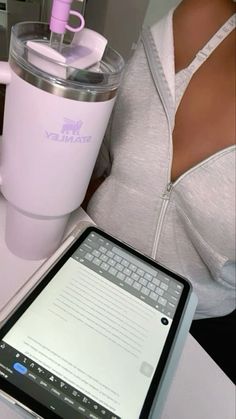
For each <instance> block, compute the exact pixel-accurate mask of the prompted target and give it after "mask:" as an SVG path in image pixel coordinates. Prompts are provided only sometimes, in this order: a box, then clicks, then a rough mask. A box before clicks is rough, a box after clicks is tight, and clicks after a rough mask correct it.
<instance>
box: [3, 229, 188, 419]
mask: <svg viewBox="0 0 236 419" xmlns="http://www.w3.org/2000/svg"><path fill="white" fill-rule="evenodd" d="M195 308H196V297H195V295H194V294H193V292H192V287H191V285H190V283H189V282H188V281H187V280H186V279H185V278H182V277H180V276H179V275H177V274H176V273H173V272H170V271H169V270H168V269H166V268H165V267H163V266H161V265H159V264H157V263H156V262H155V261H154V260H152V259H150V258H148V257H146V256H144V255H142V254H140V253H139V252H137V251H136V250H135V249H133V248H131V247H130V246H128V245H127V244H125V243H123V242H121V241H119V240H117V239H116V238H114V237H112V236H110V235H109V234H107V233H105V232H104V231H102V230H100V229H98V228H97V227H93V226H91V227H88V228H86V230H85V231H84V232H83V233H82V234H81V236H80V237H79V238H78V239H77V240H76V241H75V242H74V243H73V244H72V245H71V246H70V248H69V249H68V250H67V251H66V252H65V253H64V254H63V255H62V256H61V258H60V259H59V260H58V261H57V262H56V264H55V265H54V266H53V267H52V268H51V269H50V270H49V272H47V274H46V275H45V276H44V277H43V278H42V280H41V281H40V283H39V284H38V285H37V287H36V288H35V289H34V290H33V291H32V293H31V294H30V295H29V296H28V297H27V298H26V299H25V301H23V302H22V304H21V305H20V306H19V307H18V308H17V310H16V311H15V312H14V314H13V315H12V316H11V317H10V318H9V319H8V321H7V322H6V323H5V324H4V325H3V327H2V328H1V330H0V395H1V396H2V397H4V398H7V399H8V400H9V401H10V402H11V403H13V404H14V405H16V406H17V405H18V406H21V407H23V408H25V409H26V410H27V412H32V414H33V415H34V416H35V415H36V416H38V417H42V418H65V419H73V418H78V419H80V418H81V419H83V418H93V419H102V418H103V419H120V418H122V419H138V418H142V419H147V418H155V419H156V418H157V417H158V415H159V414H160V412H161V407H162V404H163V400H164V397H165V396H166V392H167V389H168V386H169V383H170V381H171V376H172V375H173V372H174V369H175V367H176V364H177V359H178V357H179V355H180V353H181V350H182V347H183V344H184V340H185V337H186V335H187V332H188V329H189V327H190V324H191V321H192V318H193V315H194V311H195Z"/></svg>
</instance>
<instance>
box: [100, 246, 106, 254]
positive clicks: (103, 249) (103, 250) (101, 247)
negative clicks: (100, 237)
mask: <svg viewBox="0 0 236 419" xmlns="http://www.w3.org/2000/svg"><path fill="white" fill-rule="evenodd" d="M99 250H100V252H101V253H106V252H107V248H106V247H104V246H100V247H99Z"/></svg>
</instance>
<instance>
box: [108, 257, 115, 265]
mask: <svg viewBox="0 0 236 419" xmlns="http://www.w3.org/2000/svg"><path fill="white" fill-rule="evenodd" d="M107 263H109V265H110V266H115V264H116V261H115V260H114V259H109V260H108V261H107Z"/></svg>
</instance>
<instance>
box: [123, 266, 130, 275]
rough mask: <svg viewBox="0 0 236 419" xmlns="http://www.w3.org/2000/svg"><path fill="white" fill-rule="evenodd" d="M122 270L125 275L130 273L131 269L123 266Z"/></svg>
mask: <svg viewBox="0 0 236 419" xmlns="http://www.w3.org/2000/svg"><path fill="white" fill-rule="evenodd" d="M123 272H124V274H125V275H127V276H129V275H131V270H130V269H127V268H125V269H124V270H123Z"/></svg>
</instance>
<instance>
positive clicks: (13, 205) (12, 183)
mask: <svg viewBox="0 0 236 419" xmlns="http://www.w3.org/2000/svg"><path fill="white" fill-rule="evenodd" d="M49 37H50V30H49V26H48V25H47V24H44V23H32V22H27V23H19V24H17V25H15V26H14V27H13V28H12V36H11V47H10V54H9V62H8V63H4V62H2V63H0V83H5V84H6V100H5V111H4V123H3V141H2V145H1V154H0V157H1V160H0V173H1V191H2V194H3V195H4V197H5V198H6V200H7V220H6V242H7V245H8V247H9V249H10V250H11V251H12V252H13V253H15V254H16V255H19V256H20V257H23V258H26V259H42V258H45V257H47V256H49V255H50V254H51V253H52V252H53V251H54V250H55V249H56V248H57V247H58V245H59V243H60V241H61V239H62V237H63V233H64V230H65V227H66V224H67V221H68V218H69V215H70V213H71V212H72V211H73V210H75V209H76V208H78V207H79V206H80V205H81V203H82V201H83V199H84V196H85V192H86V190H87V187H88V183H89V180H90V177H91V174H92V171H93V168H94V165H95V162H96V158H97V155H98V151H99V148H100V146H101V142H102V140H103V136H104V133H105V130H106V127H107V124H108V120H109V117H110V114H111V111H112V108H113V105H114V101H115V98H116V94H117V89H118V87H119V84H120V80H121V75H122V70H123V68H124V61H123V59H122V57H121V56H120V55H119V54H118V53H117V52H116V51H114V50H113V49H111V48H110V47H109V46H108V47H107V48H106V50H105V53H104V55H103V58H102V60H101V61H100V62H99V63H97V64H96V65H95V66H93V67H92V68H89V69H87V70H79V69H75V68H73V67H70V66H69V65H68V64H66V63H61V62H57V61H55V60H53V59H51V58H47V57H44V56H40V54H39V53H38V52H36V51H33V50H30V51H29V48H28V45H27V42H28V41H32V40H33V41H38V40H40V41H41V42H48V40H49ZM37 62H41V65H40V66H39V67H38V66H37ZM42 62H43V63H44V64H43V65H42Z"/></svg>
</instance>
